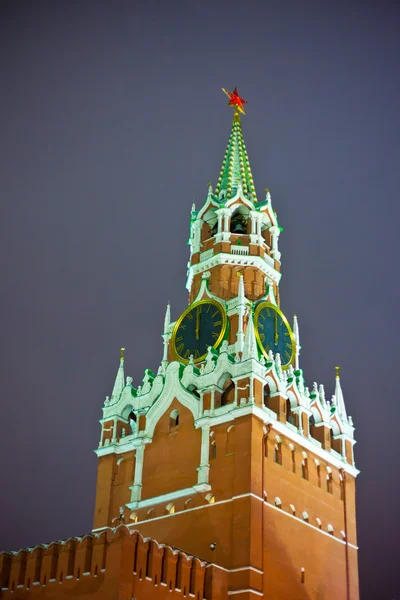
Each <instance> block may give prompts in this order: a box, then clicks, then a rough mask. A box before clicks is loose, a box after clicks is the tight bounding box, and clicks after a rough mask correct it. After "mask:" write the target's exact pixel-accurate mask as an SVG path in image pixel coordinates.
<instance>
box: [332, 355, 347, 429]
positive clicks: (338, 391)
mask: <svg viewBox="0 0 400 600" xmlns="http://www.w3.org/2000/svg"><path fill="white" fill-rule="evenodd" d="M335 396H336V404H337V407H338V413H339V416H340V417H341V418H342V419H343V420H344V421H347V413H346V407H345V405H344V398H343V392H342V386H341V385H340V376H339V367H336V387H335Z"/></svg>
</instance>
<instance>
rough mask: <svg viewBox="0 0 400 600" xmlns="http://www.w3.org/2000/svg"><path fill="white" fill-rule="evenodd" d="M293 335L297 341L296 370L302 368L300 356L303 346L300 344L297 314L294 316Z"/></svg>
mask: <svg viewBox="0 0 400 600" xmlns="http://www.w3.org/2000/svg"><path fill="white" fill-rule="evenodd" d="M293 337H294V341H295V342H296V358H295V363H294V368H295V369H296V371H298V370H299V369H300V366H299V365H300V362H299V356H300V349H301V346H300V334H299V323H298V321H297V316H296V315H294V317H293Z"/></svg>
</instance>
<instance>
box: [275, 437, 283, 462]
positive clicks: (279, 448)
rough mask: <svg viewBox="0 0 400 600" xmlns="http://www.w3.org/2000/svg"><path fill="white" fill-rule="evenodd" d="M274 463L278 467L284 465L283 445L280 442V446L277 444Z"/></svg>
mask: <svg viewBox="0 0 400 600" xmlns="http://www.w3.org/2000/svg"><path fill="white" fill-rule="evenodd" d="M274 462H275V463H276V464H277V465H282V444H281V442H279V443H278V444H275V449H274Z"/></svg>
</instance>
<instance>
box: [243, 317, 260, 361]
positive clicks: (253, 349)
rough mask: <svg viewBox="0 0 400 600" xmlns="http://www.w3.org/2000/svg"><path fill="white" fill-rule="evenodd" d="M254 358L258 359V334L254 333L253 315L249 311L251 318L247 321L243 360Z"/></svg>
mask: <svg viewBox="0 0 400 600" xmlns="http://www.w3.org/2000/svg"><path fill="white" fill-rule="evenodd" d="M249 358H254V359H255V360H258V350H257V342H256V336H255V335H254V325H253V315H252V313H251V312H250V311H249V320H248V322H247V331H246V337H245V339H244V346H243V353H242V361H243V360H248V359H249Z"/></svg>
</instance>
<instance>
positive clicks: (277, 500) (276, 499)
mask: <svg viewBox="0 0 400 600" xmlns="http://www.w3.org/2000/svg"><path fill="white" fill-rule="evenodd" d="M275 506H276V507H277V508H282V501H281V499H280V498H278V497H276V498H275Z"/></svg>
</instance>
